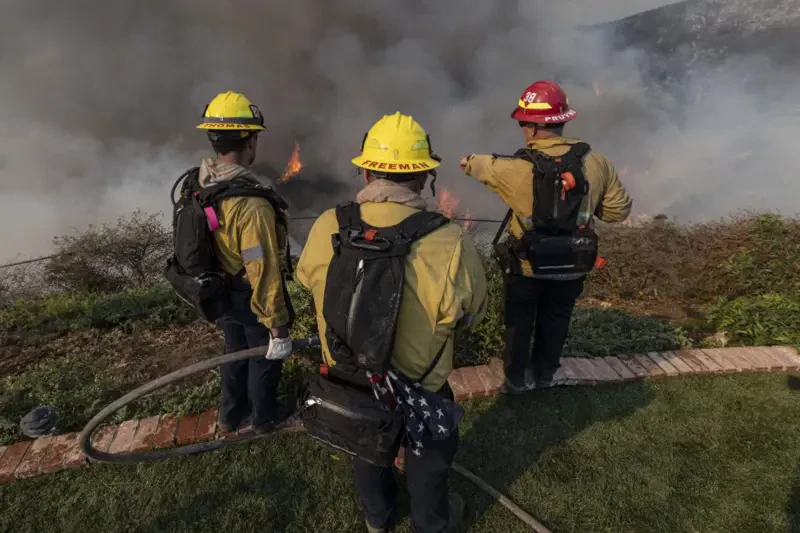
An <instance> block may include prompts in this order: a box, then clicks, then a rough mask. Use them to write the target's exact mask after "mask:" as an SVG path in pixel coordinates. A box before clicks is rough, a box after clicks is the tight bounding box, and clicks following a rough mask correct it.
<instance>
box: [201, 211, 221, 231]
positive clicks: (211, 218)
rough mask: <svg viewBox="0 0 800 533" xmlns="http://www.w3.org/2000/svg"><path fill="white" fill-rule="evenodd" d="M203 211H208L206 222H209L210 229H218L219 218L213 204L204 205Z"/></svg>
mask: <svg viewBox="0 0 800 533" xmlns="http://www.w3.org/2000/svg"><path fill="white" fill-rule="evenodd" d="M203 211H205V212H206V222H208V229H210V230H211V231H217V230H218V229H219V218H217V212H216V211H214V208H213V207H211V206H208V207H204V208H203Z"/></svg>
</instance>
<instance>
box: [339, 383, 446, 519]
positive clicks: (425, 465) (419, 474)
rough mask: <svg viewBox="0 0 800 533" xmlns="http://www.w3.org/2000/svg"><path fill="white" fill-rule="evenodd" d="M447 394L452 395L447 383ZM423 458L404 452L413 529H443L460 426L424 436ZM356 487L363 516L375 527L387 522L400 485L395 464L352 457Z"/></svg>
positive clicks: (392, 511)
mask: <svg viewBox="0 0 800 533" xmlns="http://www.w3.org/2000/svg"><path fill="white" fill-rule="evenodd" d="M445 395H446V396H447V397H448V398H450V399H452V392H450V389H449V387H446V393H445ZM423 444H424V446H425V450H426V453H425V455H424V456H423V457H422V458H418V457H416V456H415V455H414V454H413V453H406V455H405V472H406V486H407V488H408V495H409V498H410V502H411V529H412V531H414V532H415V533H441V532H443V531H445V529H446V528H447V524H448V521H449V519H450V512H449V504H448V492H449V491H448V486H449V480H450V465H452V464H453V458H454V457H455V455H456V450H457V449H458V430H456V431H454V432H453V434H452V435H450V437H449V438H447V439H445V440H433V439H432V438H430V437H428V438H426V439H424V440H423ZM353 473H354V475H355V481H356V488H357V489H358V494H359V498H360V500H361V508H362V510H363V511H364V516H365V518H366V520H367V522H369V524H370V525H371V526H373V527H376V528H379V527H384V526H386V525H388V523H389V521H390V520H391V519H392V516H393V515H394V512H395V507H396V505H397V504H396V501H395V499H396V497H397V485H396V484H395V479H394V472H393V470H392V467H380V466H375V465H371V464H369V463H367V462H364V461H362V460H360V459H358V458H356V459H354V460H353Z"/></svg>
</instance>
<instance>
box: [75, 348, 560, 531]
mask: <svg viewBox="0 0 800 533" xmlns="http://www.w3.org/2000/svg"><path fill="white" fill-rule="evenodd" d="M311 346H319V337H307V338H304V339H295V340H294V342H293V343H292V349H293V351H295V352H296V351H299V350H302V349H305V348H308V347H311ZM264 353H265V351H264V347H257V348H250V349H247V350H242V351H239V352H234V353H229V354H225V355H220V356H218V357H212V358H211V359H207V360H205V361H200V362H198V363H194V364H192V365H189V366H187V367H184V368H181V369H179V370H176V371H174V372H171V373H169V374H167V375H166V376H162V377H160V378H158V379H154V380H153V381H150V382H148V383H145V384H144V385H142V386H140V387H138V388H136V389H134V390H132V391H131V392H129V393H128V394H126V395H124V396H122V397H121V398H119V399H118V400H116V401H114V402H111V403H110V404H108V405H107V406H106V407H105V408H104V409H102V410H101V411H100V412H99V413H97V414H96V415H95V416H94V417H93V418H92V419H91V420H89V422H88V423H87V424H86V426H85V427H84V428H83V430H82V431H81V434H80V437H79V441H80V446H81V450H82V451H83V453H84V454H86V456H87V457H89V458H90V459H93V460H95V461H99V462H104V463H117V464H134V463H142V462H152V461H160V460H163V459H168V458H173V457H183V456H187V455H193V454H196V453H203V452H210V451H213V450H218V449H220V448H224V447H225V446H228V445H229V444H238V443H242V442H249V441H252V440H256V439H263V438H266V437H269V436H271V435H274V434H275V433H276V432H278V431H279V430H284V431H292V430H294V431H299V430H300V429H301V428H302V426H301V425H300V424H299V423H298V420H299V416H300V414H301V413H302V410H303V409H302V408H301V410H299V411H297V412H295V413H294V414H293V415H291V416H290V417H289V418H287V419H286V420H285V421H283V422H281V423H280V424H278V425H277V426H276V427H275V429H274V430H272V431H269V432H267V433H263V434H257V433H255V432H249V433H245V434H241V435H233V436H230V437H225V438H221V439H216V440H212V441H208V442H200V443H195V444H189V445H186V446H178V447H175V448H169V449H164V450H153V451H149V452H136V453H134V452H124V453H108V452H104V451H101V450H98V449H97V448H95V447H94V445H93V444H92V435H94V433H95V431H97V429H98V428H99V427H100V425H101V424H102V423H103V422H105V421H106V420H108V419H109V418H110V417H111V416H112V415H113V414H114V413H116V412H117V411H118V410H120V409H122V408H123V407H125V406H127V405H129V404H131V403H133V402H134V401H136V400H138V399H139V398H142V397H143V396H146V395H147V394H150V393H151V392H154V391H156V390H158V389H161V388H164V387H166V386H168V385H171V384H173V383H175V382H177V381H180V380H182V379H185V378H187V377H189V376H192V375H194V374H199V373H200V372H205V371H207V370H210V369H212V368H216V367H218V366H220V365H224V364H226V363H233V362H235V361H241V360H244V359H250V358H252V357H259V356H261V357H263V356H264ZM452 469H453V470H455V471H456V472H458V473H459V474H461V475H462V476H464V477H465V478H467V479H468V480H469V481H471V482H472V483H474V484H475V485H476V486H477V487H479V488H480V489H481V490H483V491H484V492H486V493H487V494H489V495H490V496H491V497H493V498H494V499H495V500H497V501H498V502H499V503H500V504H501V505H503V506H504V507H505V508H506V509H508V510H509V511H511V513H513V514H514V515H515V516H516V517H517V518H519V519H520V520H522V521H523V522H524V523H526V524H527V525H529V526H530V527H531V528H532V529H533V530H534V531H536V532H537V533H551V532H550V530H549V529H547V528H546V527H545V526H543V525H542V524H541V523H540V522H539V521H537V520H536V519H535V518H534V517H532V516H531V515H530V514H528V513H526V512H525V511H524V510H522V509H521V508H520V507H519V506H517V505H516V504H515V503H514V502H512V501H511V500H510V499H509V498H508V497H506V496H505V495H503V494H502V493H500V492H499V491H497V490H496V489H494V488H493V487H492V486H491V485H489V484H488V483H486V482H485V481H484V480H482V479H481V478H479V477H478V476H476V475H475V474H473V473H472V472H470V471H469V470H467V469H466V468H464V467H463V466H461V465H460V464H458V463H456V462H455V461H454V462H453V465H452Z"/></svg>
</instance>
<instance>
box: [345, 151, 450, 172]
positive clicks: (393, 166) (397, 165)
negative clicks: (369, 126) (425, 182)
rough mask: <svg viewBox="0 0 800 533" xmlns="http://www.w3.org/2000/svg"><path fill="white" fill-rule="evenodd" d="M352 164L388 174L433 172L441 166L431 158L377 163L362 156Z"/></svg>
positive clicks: (354, 159)
mask: <svg viewBox="0 0 800 533" xmlns="http://www.w3.org/2000/svg"><path fill="white" fill-rule="evenodd" d="M352 162H353V164H354V165H355V166H357V167H359V168H363V169H366V170H377V171H378V172H387V173H390V174H391V173H400V172H424V171H428V170H433V169H435V168H436V167H438V166H439V165H440V164H441V163H439V162H438V161H436V160H435V159H433V158H432V157H424V158H422V159H400V160H394V159H393V160H391V161H378V160H376V159H373V158H370V157H364V156H363V155H360V156H358V157H354V158H353V159H352Z"/></svg>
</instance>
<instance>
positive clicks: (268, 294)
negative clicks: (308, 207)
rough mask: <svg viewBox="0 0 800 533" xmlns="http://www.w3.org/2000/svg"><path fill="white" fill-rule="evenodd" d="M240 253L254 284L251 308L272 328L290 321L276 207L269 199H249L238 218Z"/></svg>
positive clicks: (262, 321)
mask: <svg viewBox="0 0 800 533" xmlns="http://www.w3.org/2000/svg"><path fill="white" fill-rule="evenodd" d="M234 224H235V227H236V228H237V232H236V239H237V241H238V242H237V243H236V245H237V247H238V248H239V253H240V255H241V258H242V262H243V263H244V268H245V270H246V271H247V279H248V281H249V282H250V285H251V286H252V288H253V297H252V298H251V300H250V308H251V309H252V310H253V313H255V315H256V316H257V317H258V320H259V321H260V322H261V323H262V324H264V325H265V326H267V327H268V328H278V327H281V326H285V325H286V324H288V323H289V312H288V310H287V307H286V300H285V297H284V293H283V282H284V281H283V276H282V274H281V260H280V254H281V253H282V252H283V250H282V249H281V246H280V242H279V241H278V236H277V233H276V231H275V211H274V210H273V209H272V206H270V205H269V204H267V203H266V201H265V202H263V203H261V202H258V203H248V204H247V206H246V208H245V209H243V210H242V212H241V213H240V215H239V217H238V220H236V221H234Z"/></svg>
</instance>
